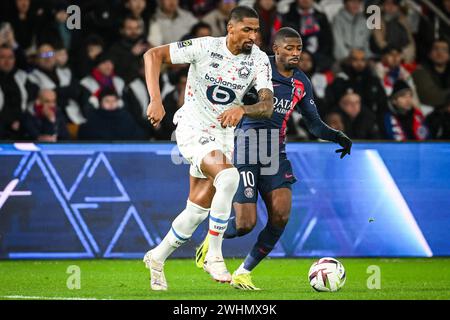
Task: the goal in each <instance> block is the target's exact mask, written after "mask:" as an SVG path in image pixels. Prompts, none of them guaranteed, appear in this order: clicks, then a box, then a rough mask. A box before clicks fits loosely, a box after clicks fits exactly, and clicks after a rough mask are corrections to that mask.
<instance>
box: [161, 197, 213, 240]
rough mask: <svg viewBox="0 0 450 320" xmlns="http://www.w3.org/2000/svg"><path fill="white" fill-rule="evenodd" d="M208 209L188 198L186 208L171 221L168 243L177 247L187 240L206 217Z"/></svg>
mask: <svg viewBox="0 0 450 320" xmlns="http://www.w3.org/2000/svg"><path fill="white" fill-rule="evenodd" d="M209 210H210V209H206V208H202V207H200V206H199V205H197V204H195V203H193V202H191V201H189V200H188V201H187V202H186V208H185V209H184V210H183V211H182V212H181V213H180V214H179V215H178V217H176V218H175V220H174V221H173V222H172V228H171V229H170V231H169V233H170V234H171V236H170V237H169V239H168V240H169V243H170V244H171V245H172V246H174V247H179V246H180V245H182V244H183V243H185V242H186V241H188V240H189V239H190V238H191V236H192V234H193V233H194V231H195V230H196V229H197V227H198V225H199V224H200V223H202V222H203V220H205V219H206V218H207V217H208V213H209Z"/></svg>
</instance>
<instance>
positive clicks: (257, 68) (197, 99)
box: [170, 37, 273, 129]
mask: <svg viewBox="0 0 450 320" xmlns="http://www.w3.org/2000/svg"><path fill="white" fill-rule="evenodd" d="M170 58H171V61H172V63H174V64H182V63H190V64H191V65H190V68H189V73H188V77H187V83H186V90H185V97H184V105H183V106H182V107H181V108H180V109H179V110H178V111H177V113H176V114H175V117H174V123H175V124H176V123H178V122H179V121H183V122H184V121H188V122H190V125H191V126H195V127H198V128H199V129H202V128H217V129H220V128H221V126H220V123H219V121H218V120H217V117H218V116H219V115H220V114H221V113H222V112H224V111H225V110H227V109H229V108H231V107H233V106H236V105H239V104H242V98H243V97H244V95H245V94H246V93H247V92H248V90H249V89H250V88H251V87H253V86H254V87H255V88H256V90H257V91H258V90H260V89H263V88H267V89H269V90H271V91H273V88H272V70H271V66H270V62H269V58H268V57H267V55H266V54H265V53H264V52H263V51H261V50H260V49H259V48H258V47H257V46H256V45H253V47H252V51H251V53H250V54H243V53H241V54H238V55H233V54H232V53H231V52H230V51H229V50H228V48H227V46H226V37H219V38H216V37H203V38H196V39H192V40H186V41H180V42H174V43H171V44H170Z"/></svg>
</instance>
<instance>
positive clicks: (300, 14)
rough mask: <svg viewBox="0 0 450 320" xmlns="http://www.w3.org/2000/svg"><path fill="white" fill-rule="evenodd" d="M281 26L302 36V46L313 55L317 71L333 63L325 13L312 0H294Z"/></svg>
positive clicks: (330, 33) (331, 44) (329, 31)
mask: <svg viewBox="0 0 450 320" xmlns="http://www.w3.org/2000/svg"><path fill="white" fill-rule="evenodd" d="M282 22H283V27H291V28H293V29H295V30H297V31H298V32H299V33H300V34H301V35H302V38H303V48H304V49H307V50H308V51H310V52H311V53H312V54H313V55H314V59H315V60H316V62H317V68H318V70H319V71H324V70H327V69H329V68H330V67H331V65H332V63H333V48H334V40H333V33H332V31H331V27H330V23H329V22H328V19H327V17H326V15H325V14H323V13H322V12H319V11H318V10H316V9H315V8H314V0H296V1H294V2H293V3H292V4H291V5H290V7H289V12H288V13H287V14H285V15H284V16H283V18H282ZM336 40H337V41H340V39H336Z"/></svg>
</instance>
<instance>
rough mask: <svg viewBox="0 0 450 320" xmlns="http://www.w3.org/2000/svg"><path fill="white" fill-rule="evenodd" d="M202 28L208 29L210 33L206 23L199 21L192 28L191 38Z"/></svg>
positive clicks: (209, 27)
mask: <svg viewBox="0 0 450 320" xmlns="http://www.w3.org/2000/svg"><path fill="white" fill-rule="evenodd" d="M203 28H207V29H209V31H211V26H210V25H209V24H208V23H206V22H203V21H200V22H197V23H196V24H194V25H193V26H192V28H191V32H190V34H191V35H192V36H193V35H195V34H196V33H197V32H198V30H200V29H203Z"/></svg>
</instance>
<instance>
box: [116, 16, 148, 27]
mask: <svg viewBox="0 0 450 320" xmlns="http://www.w3.org/2000/svg"><path fill="white" fill-rule="evenodd" d="M127 20H131V21H136V22H137V23H139V24H140V25H141V26H144V20H142V18H141V17H135V16H133V15H131V14H128V15H126V16H125V17H124V18H123V20H122V23H121V27H122V28H125V22H126V21H127Z"/></svg>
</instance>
